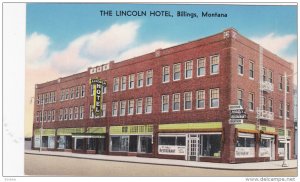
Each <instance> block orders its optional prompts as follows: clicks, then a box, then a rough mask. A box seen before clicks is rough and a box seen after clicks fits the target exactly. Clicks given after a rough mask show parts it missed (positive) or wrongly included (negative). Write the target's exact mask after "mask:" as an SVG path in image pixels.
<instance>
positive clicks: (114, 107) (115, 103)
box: [112, 102, 118, 116]
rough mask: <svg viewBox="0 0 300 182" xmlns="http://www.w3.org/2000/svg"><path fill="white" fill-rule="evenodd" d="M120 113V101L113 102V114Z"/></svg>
mask: <svg viewBox="0 0 300 182" xmlns="http://www.w3.org/2000/svg"><path fill="white" fill-rule="evenodd" d="M117 115H118V102H113V103H112V116H117Z"/></svg>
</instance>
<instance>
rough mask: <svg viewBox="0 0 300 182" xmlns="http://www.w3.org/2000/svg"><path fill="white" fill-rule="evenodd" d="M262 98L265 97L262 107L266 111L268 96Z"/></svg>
mask: <svg viewBox="0 0 300 182" xmlns="http://www.w3.org/2000/svg"><path fill="white" fill-rule="evenodd" d="M262 99H263V105H262V107H263V110H264V111H265V110H266V97H263V98H262Z"/></svg>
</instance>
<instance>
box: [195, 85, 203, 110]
mask: <svg viewBox="0 0 300 182" xmlns="http://www.w3.org/2000/svg"><path fill="white" fill-rule="evenodd" d="M200 92H203V102H204V104H203V108H202V107H199V105H198V101H200V100H201V99H199V98H198V96H199V93H200ZM196 109H205V90H204V89H203V90H197V91H196Z"/></svg>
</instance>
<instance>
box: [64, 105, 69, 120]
mask: <svg viewBox="0 0 300 182" xmlns="http://www.w3.org/2000/svg"><path fill="white" fill-rule="evenodd" d="M68 117H69V115H68V108H65V112H64V120H68Z"/></svg>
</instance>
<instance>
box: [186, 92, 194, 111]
mask: <svg viewBox="0 0 300 182" xmlns="http://www.w3.org/2000/svg"><path fill="white" fill-rule="evenodd" d="M191 109H192V92H185V93H184V110H191Z"/></svg>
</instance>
